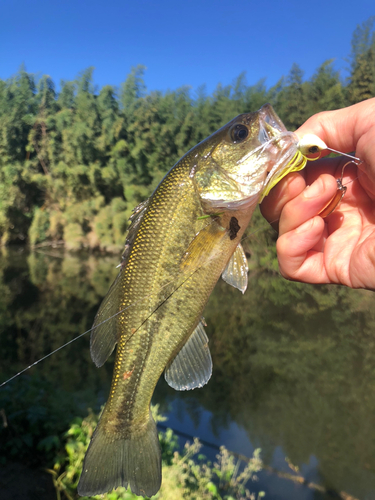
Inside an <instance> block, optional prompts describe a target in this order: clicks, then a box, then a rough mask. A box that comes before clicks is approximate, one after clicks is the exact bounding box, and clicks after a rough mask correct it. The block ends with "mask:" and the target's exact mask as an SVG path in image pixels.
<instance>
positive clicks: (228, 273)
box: [221, 243, 249, 293]
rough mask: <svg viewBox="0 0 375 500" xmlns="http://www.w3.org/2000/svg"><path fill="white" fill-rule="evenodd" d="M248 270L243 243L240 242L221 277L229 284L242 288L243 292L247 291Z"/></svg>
mask: <svg viewBox="0 0 375 500" xmlns="http://www.w3.org/2000/svg"><path fill="white" fill-rule="evenodd" d="M248 271H249V267H248V265H247V259H246V255H245V252H244V250H243V248H242V245H241V243H239V244H238V245H237V247H236V250H235V251H234V253H233V255H232V257H231V258H230V261H229V262H228V264H227V267H226V268H225V269H224V271H223V274H222V275H221V277H222V278H223V280H224V281H226V282H227V283H228V284H229V285H232V286H234V287H235V288H238V289H239V290H241V292H242V293H245V291H246V288H247V273H248Z"/></svg>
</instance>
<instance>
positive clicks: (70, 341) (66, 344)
mask: <svg viewBox="0 0 375 500" xmlns="http://www.w3.org/2000/svg"><path fill="white" fill-rule="evenodd" d="M361 175H363V172H361V173H360V174H359V175H357V176H356V177H355V178H354V179H352V180H350V181H348V182H346V183H345V184H343V186H347V185H348V184H351V183H352V182H354V181H356V180H358V179H359V177H361ZM278 220H279V219H275V220H273V221H271V222H269V223H267V224H265V225H264V226H262V227H260V228H258V229H256V230H255V231H253V232H251V233H250V234H248V235H247V236H245V237H243V238H242V239H241V243H242V242H243V241H245V240H246V239H247V238H250V236H253V235H254V234H256V233H258V232H259V231H263V230H265V229H267V228H269V227H270V225H271V224H274V223H275V222H278ZM213 222H214V221H213V220H212V221H210V222H209V223H208V224H207V225H206V226H205V227H207V226H208V225H210V224H212V223H213ZM271 227H272V226H271ZM39 253H45V252H43V251H39ZM53 257H56V256H53ZM211 258H213V257H211ZM208 262H209V261H208ZM201 267H202V266H199V267H197V269H195V271H193V273H191V275H189V276H188V277H187V278H186V279H185V280H184V281H183V282H182V283H181V284H180V285H179V286H178V287H177V288H175V289H174V290H173V291H172V293H171V294H170V295H169V296H168V297H167V298H166V299H165V300H164V301H163V302H162V303H161V304H160V305H159V306H158V307H157V308H156V309H155V310H154V311H153V312H152V313H151V314H150V316H148V317H147V318H146V319H145V320H144V321H143V323H142V324H141V325H140V326H139V327H138V328H137V330H136V331H135V332H133V333H132V334H131V336H130V337H132V336H133V335H134V334H135V333H136V332H137V331H138V330H139V328H141V326H143V324H144V323H145V322H146V321H148V320H149V319H150V317H151V316H152V315H153V314H154V313H155V312H156V311H157V310H158V309H159V307H161V306H162V305H163V304H164V303H165V302H166V301H167V300H168V299H169V298H170V297H171V296H172V295H173V294H174V293H175V292H176V291H177V290H178V289H179V288H180V287H181V286H182V285H183V284H184V283H185V282H186V281H187V280H188V279H189V278H191V276H193V274H194V273H196V272H197V271H198V270H199V269H201ZM173 282H174V280H172V281H169V282H168V283H166V284H165V285H163V286H162V287H160V288H159V290H158V292H160V290H162V289H163V288H165V287H166V286H168V285H170V284H172V283H173ZM151 295H152V294H150V295H148V296H147V297H145V298H144V299H141V300H139V301H136V302H133V303H132V304H130V305H128V306H127V307H124V308H123V309H121V310H120V311H118V312H117V313H116V314H113V316H110V317H109V318H107V319H105V320H104V321H102V322H101V323H99V324H97V325H96V326H95V327H91V328H90V329H89V330H86V331H85V332H83V333H81V334H79V335H78V336H77V337H74V338H73V339H71V340H69V341H68V342H66V343H65V344H63V345H61V346H60V347H58V348H57V349H55V350H54V351H51V352H50V353H48V354H46V355H45V356H43V357H42V358H40V359H38V361H35V362H34V363H32V364H31V365H29V366H27V367H26V368H24V369H23V370H21V371H20V372H18V373H16V374H15V375H13V376H12V377H10V378H9V379H8V380H5V382H2V383H1V384H0V388H1V387H4V386H5V385H6V384H8V383H9V382H11V381H12V380H14V379H15V378H17V377H19V376H20V375H22V374H23V373H25V372H26V371H28V370H29V369H30V368H33V367H34V366H36V365H37V364H39V363H40V362H42V361H44V360H45V359H47V358H49V357H50V356H52V354H56V353H57V352H58V351H60V350H61V349H63V348H64V347H67V346H68V345H70V344H72V343H73V342H75V341H76V340H78V339H80V338H81V337H83V336H84V335H87V334H88V333H90V332H92V331H93V330H95V329H96V328H98V327H99V326H101V325H103V324H104V323H106V322H107V321H110V320H111V319H113V318H114V317H115V316H118V315H119V314H121V313H123V312H124V311H126V310H127V309H129V308H130V307H133V306H135V305H137V304H139V303H141V302H143V301H145V300H147V299H148V298H149V297H150V296H151Z"/></svg>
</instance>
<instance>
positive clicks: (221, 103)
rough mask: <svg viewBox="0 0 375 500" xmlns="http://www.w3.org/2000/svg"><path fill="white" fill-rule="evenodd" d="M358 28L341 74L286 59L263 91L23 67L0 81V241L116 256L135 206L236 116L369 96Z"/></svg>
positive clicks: (295, 116) (370, 59) (365, 39)
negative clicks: (99, 81)
mask: <svg viewBox="0 0 375 500" xmlns="http://www.w3.org/2000/svg"><path fill="white" fill-rule="evenodd" d="M373 21H374V19H373V18H371V19H369V20H368V21H366V22H365V23H363V25H362V26H359V27H357V29H356V30H355V31H354V33H353V37H352V52H351V54H350V55H349V56H348V76H347V77H346V78H343V77H342V76H341V75H340V73H339V72H338V71H336V70H335V64H334V61H333V60H327V61H325V62H323V63H322V65H321V66H320V67H319V68H318V69H317V70H316V72H315V74H314V75H313V76H312V77H311V78H310V79H308V80H304V79H303V71H302V70H301V68H300V67H299V65H298V64H293V66H292V68H291V69H290V72H289V74H288V75H287V76H286V77H284V76H283V77H281V78H280V80H279V81H278V82H277V84H276V85H275V86H273V87H271V88H267V86H266V83H265V80H261V81H259V82H256V83H254V84H248V83H247V81H246V77H245V74H240V75H239V76H238V77H237V78H236V79H235V80H234V82H233V84H232V85H227V86H223V85H221V84H219V85H218V86H217V87H216V89H215V91H214V92H213V93H212V95H207V92H206V91H205V87H204V86H202V87H200V88H198V89H197V90H196V91H194V92H192V90H191V89H190V88H188V87H182V88H179V89H177V90H171V91H167V92H159V91H152V92H148V91H147V89H146V87H145V83H144V72H145V68H144V67H143V66H141V65H139V66H136V67H134V68H132V70H131V72H130V74H129V75H128V77H127V79H126V80H125V82H123V84H122V85H121V86H120V88H115V87H113V86H110V85H106V86H104V87H102V88H101V89H97V87H96V86H95V83H94V80H93V68H88V69H86V70H84V71H83V72H82V73H81V74H80V75H79V76H78V77H77V79H76V80H74V81H61V82H60V85H59V91H58V92H57V91H56V85H55V83H54V82H53V80H52V78H51V77H50V76H47V75H44V76H42V77H41V78H39V79H36V78H35V76H34V75H33V74H30V73H28V72H27V71H26V70H25V69H24V68H22V67H21V69H20V70H19V72H18V74H16V75H15V76H13V77H11V78H9V79H7V80H0V243H1V244H2V245H7V244H14V243H26V244H28V245H30V246H36V245H41V244H42V245H44V244H45V245H57V244H61V245H64V246H65V248H67V249H70V250H79V249H84V248H87V249H96V250H101V251H107V252H119V251H120V250H121V249H122V247H123V245H124V240H125V232H126V228H127V225H128V218H129V216H130V214H131V211H132V209H133V208H134V207H135V206H136V205H137V204H139V203H140V202H141V201H143V200H144V199H145V198H147V197H148V196H150V194H151V193H152V191H153V190H154V189H155V187H156V186H157V185H158V183H159V182H160V180H161V179H162V178H163V176H164V175H165V173H166V172H167V171H168V170H169V169H170V168H171V167H172V166H173V164H174V163H175V162H176V161H177V160H178V159H179V158H180V157H181V156H182V155H183V154H184V153H186V152H187V151H188V150H189V149H190V148H191V147H193V146H194V145H195V144H197V143H198V142H200V141H201V140H203V139H204V138H205V137H207V136H208V135H210V134H211V133H212V132H214V131H215V130H216V129H218V128H219V127H220V126H222V125H223V124H225V123H226V122H228V121H229V120H231V119H232V118H233V117H235V116H236V115H237V114H239V113H243V112H249V111H255V110H257V109H259V108H260V107H261V106H262V105H263V104H264V103H266V102H270V103H271V104H272V105H273V106H274V108H275V110H276V112H277V113H278V114H279V116H280V117H281V119H282V120H283V122H284V123H285V125H286V127H287V128H288V129H289V130H295V129H296V128H297V127H298V126H299V125H301V124H302V123H303V122H304V121H305V120H306V119H307V118H308V117H309V116H311V115H312V114H314V113H316V112H319V111H322V110H331V109H337V108H341V107H344V106H348V105H350V104H354V103H357V102H359V101H362V100H364V99H368V98H370V97H373V96H375V31H374V29H373Z"/></svg>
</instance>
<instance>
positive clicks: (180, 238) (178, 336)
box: [77, 104, 306, 497]
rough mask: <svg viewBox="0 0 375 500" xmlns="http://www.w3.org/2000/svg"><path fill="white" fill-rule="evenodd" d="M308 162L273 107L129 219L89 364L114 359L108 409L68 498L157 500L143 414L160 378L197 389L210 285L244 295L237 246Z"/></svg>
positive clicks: (218, 140) (157, 477)
mask: <svg viewBox="0 0 375 500" xmlns="http://www.w3.org/2000/svg"><path fill="white" fill-rule="evenodd" d="M305 163H306V157H305V156H304V155H303V154H302V153H301V152H300V151H299V149H298V138H297V136H296V135H295V134H294V133H293V132H288V131H287V130H286V128H285V126H284V125H283V123H282V121H281V120H280V118H279V117H278V116H277V114H276V113H275V111H274V110H273V108H272V106H271V105H269V104H266V105H264V106H263V107H262V108H261V109H260V110H258V111H257V112H251V113H245V114H241V115H239V116H237V117H236V118H234V119H233V120H232V121H230V122H229V123H228V124H226V125H225V126H224V127H222V128H220V129H219V130H218V131H216V132H215V133H213V134H212V135H211V136H209V137H208V138H207V139H205V140H204V141H202V142H201V143H199V144H198V145H197V146H195V147H193V148H192V149H191V150H190V151H189V152H187V153H186V154H185V155H184V156H183V157H182V158H181V159H180V160H179V161H178V162H177V163H176V164H175V165H174V166H173V167H172V168H171V170H170V171H169V172H168V173H167V174H166V176H165V177H164V179H163V180H162V181H161V182H160V184H159V186H158V187H157V188H156V189H155V191H154V193H153V194H152V195H151V197H150V198H149V199H148V200H146V201H145V202H143V203H141V204H140V205H139V206H138V207H137V208H136V209H134V211H133V214H132V216H131V218H130V226H129V228H128V232H127V236H126V244H125V250H124V253H123V255H122V261H121V264H120V270H119V273H118V275H117V277H116V279H115V281H114V282H113V284H112V286H111V287H110V289H109V291H108V294H107V295H106V297H105V298H104V300H103V302H102V304H101V306H100V308H99V310H98V313H97V315H96V317H95V321H94V324H93V330H92V333H91V338H90V352H91V357H92V360H93V361H94V363H95V365H96V366H97V367H100V366H102V365H103V364H104V362H105V361H106V360H107V359H108V357H109V356H110V354H111V353H112V352H113V351H114V349H115V347H116V345H117V350H116V357H115V364H114V371H113V379H112V384H111V388H110V393H109V397H108V400H107V403H106V405H105V407H104V409H103V411H102V414H101V416H100V420H99V422H98V425H97V427H96V429H95V431H94V433H93V436H92V439H91V442H90V444H89V447H88V449H87V452H86V455H85V459H84V463H83V468H82V473H81V477H80V480H79V484H78V488H77V491H78V493H79V495H81V496H90V495H97V494H101V493H105V492H108V491H110V490H112V489H114V488H116V487H118V486H124V487H128V486H129V487H130V488H131V491H132V492H133V493H135V494H136V495H141V496H148V497H150V496H152V495H155V494H156V493H157V492H158V490H159V489H160V486H161V479H162V478H161V451H160V445H159V441H158V433H157V428H156V424H155V422H154V420H153V417H152V415H151V412H150V403H151V397H152V395H153V392H154V389H155V386H156V383H157V382H158V380H159V378H160V376H161V375H162V374H163V372H164V374H165V379H166V381H167V383H168V384H169V385H170V386H171V387H173V388H174V389H176V390H191V389H194V388H198V387H202V386H203V385H205V384H206V383H207V382H208V380H209V379H210V377H211V373H212V359H211V355H210V350H209V346H208V337H207V335H206V333H205V330H204V326H205V324H204V320H203V316H202V315H203V311H204V308H205V306H206V303H207V301H208V298H209V296H210V294H211V292H212V290H213V288H214V286H215V284H216V282H217V281H218V279H219V278H220V276H223V279H224V280H225V281H227V282H228V283H229V284H231V285H232V286H234V287H236V288H238V289H240V290H241V291H242V292H244V291H245V290H246V287H247V271H248V267H247V260H246V256H245V253H244V250H243V249H242V246H241V243H240V241H241V237H242V235H243V234H244V231H245V229H246V227H247V225H248V223H249V222H250V219H251V216H252V214H253V211H254V209H255V207H256V206H257V204H258V203H259V202H260V201H261V200H262V199H263V198H264V196H266V195H267V194H268V193H269V191H270V190H271V188H272V187H273V186H274V185H275V184H276V183H277V182H279V180H280V179H281V178H282V177H284V176H285V175H286V174H287V173H289V172H290V171H294V170H300V169H301V168H303V167H304V165H305Z"/></svg>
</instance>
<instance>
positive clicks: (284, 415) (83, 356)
mask: <svg viewBox="0 0 375 500" xmlns="http://www.w3.org/2000/svg"><path fill="white" fill-rule="evenodd" d="M117 263H118V258H117V257H108V256H99V257H95V256H92V255H69V254H64V253H63V252H61V251H58V250H56V249H41V250H40V251H39V252H34V253H27V252H26V251H25V250H24V249H2V254H1V260H0V294H1V301H0V367H1V374H0V376H1V380H5V379H6V377H8V376H11V375H12V374H14V373H15V372H17V371H18V370H20V369H22V368H24V367H25V366H27V365H29V364H31V363H33V362H35V361H36V360H37V359H39V358H40V357H42V356H43V355H45V354H47V353H48V352H50V351H51V350H53V349H56V348H57V347H59V346H60V345H62V344H64V343H65V342H67V341H68V340H70V339H71V338H73V337H75V336H76V335H78V334H80V333H82V332H84V331H85V330H87V329H89V328H90V326H91V324H92V320H93V317H94V315H95V312H96V310H97V308H98V306H99V304H100V301H101V299H102V297H103V296H104V295H105V293H106V291H107V290H108V288H109V285H110V283H111V281H112V280H113V278H114V277H115V275H116V274H117V271H116V265H117ZM205 319H206V322H207V324H208V326H207V329H206V330H207V334H208V336H209V338H210V349H211V353H212V358H213V365H214V369H213V375H212V378H211V380H210V381H209V383H208V384H207V385H206V386H205V387H204V388H202V389H197V390H194V391H190V392H181V393H179V392H176V391H174V390H173V389H171V388H170V387H169V386H167V384H166V382H165V381H164V380H160V382H159V384H158V386H157V388H156V391H155V395H154V399H153V401H154V402H155V403H159V404H160V409H161V412H162V413H164V414H165V415H167V416H168V421H167V425H168V426H169V427H171V428H172V429H174V430H175V431H176V432H177V434H179V436H180V442H181V443H184V441H186V439H187V436H191V437H193V436H197V437H199V438H200V439H201V440H202V441H203V442H204V443H205V447H204V449H203V452H204V453H205V454H206V455H208V456H209V457H214V456H215V454H216V453H217V449H218V447H219V446H220V445H225V446H226V447H227V448H228V449H229V450H231V451H233V452H235V453H239V454H243V455H245V456H251V454H252V452H253V450H254V449H255V448H258V447H260V448H261V449H262V453H261V456H262V459H263V460H264V462H265V464H266V466H267V467H268V469H266V470H264V471H262V472H261V473H260V474H259V481H258V482H257V483H254V484H251V485H250V490H252V491H259V490H263V491H265V492H266V498H269V499H272V500H274V499H280V500H281V499H283V500H284V499H285V500H286V499H288V500H294V499H295V500H311V499H331V498H347V499H349V498H351V499H363V500H367V499H375V295H374V294H373V293H372V292H368V291H362V290H356V291H353V290H346V289H344V288H342V287H326V286H309V285H301V284H294V283H289V282H287V281H285V280H283V279H282V278H281V277H279V276H278V274H277V273H275V272H270V271H267V270H252V272H251V276H250V279H249V287H248V290H247V292H246V293H245V294H244V295H242V294H241V293H240V292H239V291H238V290H235V289H233V288H231V287H230V286H229V285H227V284H226V283H224V282H220V283H219V284H218V285H217V287H216V289H215V291H214V293H213V294H212V296H211V298H210V301H209V304H208V306H207V309H206V311H205ZM111 374H112V361H108V362H107V363H106V364H105V365H104V366H103V367H102V368H101V369H97V368H95V366H94V365H93V363H92V362H91V359H90V355H89V335H86V336H84V337H83V338H81V339H80V340H78V341H77V342H75V343H74V344H71V345H70V346H68V347H66V348H65V349H63V350H61V351H59V352H58V353H56V354H54V355H53V356H51V357H50V358H48V359H47V360H45V361H43V362H42V363H40V364H39V365H38V366H36V367H34V368H32V369H31V370H29V372H27V374H25V375H22V376H21V377H19V378H18V379H17V380H15V381H14V382H12V383H10V384H8V386H7V387H6V391H5V392H4V391H2V393H0V409H1V408H4V409H5V412H6V413H7V415H8V419H10V420H11V418H12V416H13V415H16V414H17V415H18V414H27V415H28V418H29V422H30V424H29V426H28V428H27V429H24V431H19V432H20V436H19V443H20V444H19V446H20V449H21V446H23V447H25V446H26V447H27V446H30V447H32V446H33V445H34V443H33V440H32V439H33V438H32V437H31V434H32V426H33V425H34V424H33V422H36V423H35V425H37V423H38V422H39V421H41V419H42V417H43V415H41V413H43V411H45V412H46V413H47V414H48V412H49V411H51V414H52V413H53V412H54V411H55V406H56V404H57V403H56V397H58V399H59V404H61V405H62V409H63V414H64V419H66V420H67V421H69V420H68V419H69V418H70V417H73V416H74V415H82V416H84V415H85V414H86V413H87V408H88V407H91V408H93V409H95V410H98V409H99V407H100V405H101V404H103V403H104V402H105V399H106V397H107V394H108V389H109V384H110V379H111ZM42 382H43V383H44V384H45V383H48V384H49V387H50V390H45V389H43V391H42V389H40V386H39V385H38V384H41V383H42ZM4 394H5V396H4ZM1 398H3V399H2V402H1ZM10 405H12V407H11V409H9V408H10ZM15 408H16V410H15ZM30 415H31V416H30ZM33 419H34V420H33ZM38 419H39V420H38ZM64 419H62V421H61V425H63V424H64V425H65V423H64ZM43 425H44V424H43ZM51 425H52V424H51ZM38 429H40V426H39V427H38ZM23 432H24V435H22V433H23ZM44 432H48V426H47V427H46V430H45V431H44ZM191 439H192V438H190V440H191ZM16 451H17V450H16ZM286 457H287V458H288V460H290V462H291V463H292V464H293V465H294V466H298V467H299V470H300V472H299V475H301V476H303V477H304V478H305V479H306V483H308V484H304V485H303V484H297V483H295V482H293V481H292V480H290V479H288V478H284V477H281V476H282V473H287V474H289V475H293V474H294V472H293V471H292V469H291V468H290V467H289V466H288V463H287V461H286ZM345 495H348V496H346V497H345ZM349 495H350V496H349Z"/></svg>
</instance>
